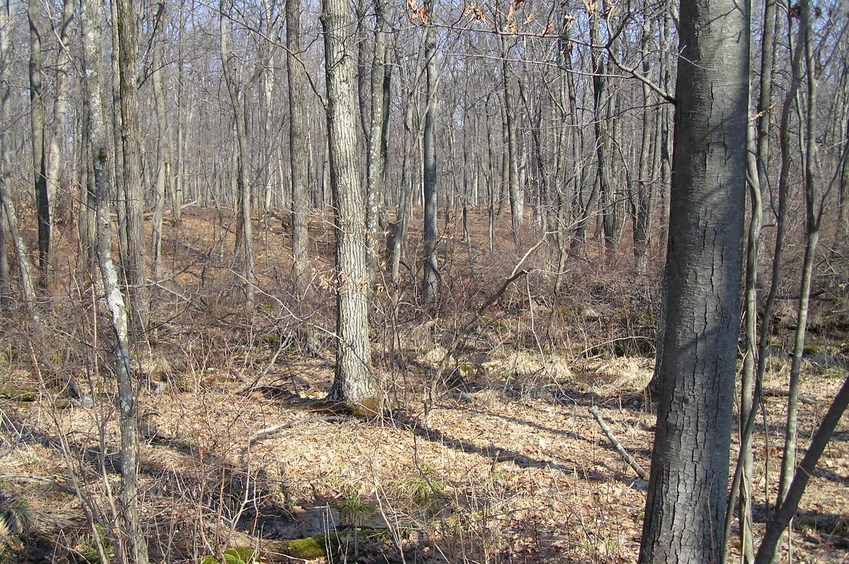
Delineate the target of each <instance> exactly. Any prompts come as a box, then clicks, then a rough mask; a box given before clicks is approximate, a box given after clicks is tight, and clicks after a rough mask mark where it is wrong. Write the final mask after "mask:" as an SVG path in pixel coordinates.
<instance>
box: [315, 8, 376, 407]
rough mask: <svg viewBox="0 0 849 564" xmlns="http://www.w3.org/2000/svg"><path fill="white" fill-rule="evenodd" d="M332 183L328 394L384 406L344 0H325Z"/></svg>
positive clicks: (355, 404) (348, 22)
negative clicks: (374, 355)
mask: <svg viewBox="0 0 849 564" xmlns="http://www.w3.org/2000/svg"><path fill="white" fill-rule="evenodd" d="M321 23H322V27H323V29H324V53H325V73H326V79H327V129H328V137H329V151H330V185H331V188H332V191H333V204H334V208H335V211H336V218H335V228H336V284H337V295H336V306H337V311H336V338H337V345H336V372H335V377H334V380H333V386H332V388H331V389H330V394H329V395H328V398H329V399H332V400H336V401H341V402H345V403H347V404H349V405H351V406H353V407H355V408H356V409H358V410H365V411H371V412H377V411H380V410H381V399H380V397H379V396H378V389H377V383H376V382H375V379H374V376H373V375H372V372H371V350H370V346H369V326H368V296H369V279H368V270H367V268H366V239H365V238H366V221H365V220H366V218H365V197H364V194H363V187H362V184H361V182H360V168H359V160H358V156H357V111H356V105H355V94H356V82H355V78H354V60H353V58H352V51H351V48H350V45H349V44H348V41H349V38H348V37H349V36H348V34H349V29H350V27H351V17H350V14H349V13H348V3H347V2H346V1H345V0H323V2H322V13H321Z"/></svg>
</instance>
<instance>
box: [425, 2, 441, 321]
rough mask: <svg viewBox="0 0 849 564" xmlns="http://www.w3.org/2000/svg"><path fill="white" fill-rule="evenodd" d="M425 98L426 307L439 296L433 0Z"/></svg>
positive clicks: (428, 4)
mask: <svg viewBox="0 0 849 564" xmlns="http://www.w3.org/2000/svg"><path fill="white" fill-rule="evenodd" d="M423 10H424V11H423V12H422V14H423V16H422V19H423V21H422V23H423V24H424V45H423V46H424V65H425V100H426V104H427V106H426V108H425V115H424V130H423V132H422V135H423V137H422V161H423V166H424V243H425V256H424V280H423V296H424V302H425V304H426V305H427V307H431V308H432V307H434V306H435V305H436V300H437V298H438V296H439V264H438V261H437V258H436V243H437V241H438V240H439V232H438V231H437V226H436V208H437V201H436V138H435V137H434V136H435V131H434V128H435V123H434V122H435V120H436V86H437V81H438V78H437V73H438V68H437V65H436V27H435V26H434V22H433V0H426V1H425V3H424V6H423Z"/></svg>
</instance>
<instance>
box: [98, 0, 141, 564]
mask: <svg viewBox="0 0 849 564" xmlns="http://www.w3.org/2000/svg"><path fill="white" fill-rule="evenodd" d="M82 26H83V34H82V35H83V54H84V55H83V75H84V79H85V85H86V96H85V99H84V104H85V109H86V111H87V114H88V116H89V120H88V124H89V131H88V137H89V141H90V147H91V156H92V163H91V166H92V174H93V184H94V187H95V201H96V205H97V212H96V213H97V228H96V231H97V243H96V248H97V259H98V263H99V265H100V273H101V277H102V280H103V289H104V292H105V294H106V303H107V306H108V307H109V311H110V313H111V320H112V329H113V331H114V333H115V339H116V346H115V375H116V379H117V382H118V406H119V411H118V414H119V427H120V432H121V490H120V502H121V505H120V508H119V511H120V515H119V518H120V519H121V530H120V531H119V533H118V535H117V537H116V543H115V544H116V546H115V553H116V556H117V557H118V559H119V561H121V562H125V563H127V564H129V563H133V564H146V563H147V561H148V555H147V541H146V539H145V536H144V534H143V531H142V526H141V521H140V518H139V496H138V487H137V473H138V458H137V455H138V421H137V419H136V418H137V410H136V402H135V392H134V390H133V382H132V374H131V370H130V354H129V330H128V319H127V309H126V307H125V305H124V297H123V295H122V293H121V289H120V286H119V284H118V274H117V272H116V269H115V265H114V262H113V261H112V220H111V213H110V210H109V175H108V174H107V171H106V167H107V141H106V127H105V120H104V115H103V106H102V98H101V83H100V52H99V50H100V47H101V44H100V8H99V2H97V0H86V1H85V3H84V5H83V17H82Z"/></svg>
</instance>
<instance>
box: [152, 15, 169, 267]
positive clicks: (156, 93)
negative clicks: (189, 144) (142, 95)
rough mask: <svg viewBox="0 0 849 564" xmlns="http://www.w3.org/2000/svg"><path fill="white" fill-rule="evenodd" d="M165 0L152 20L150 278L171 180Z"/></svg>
mask: <svg viewBox="0 0 849 564" xmlns="http://www.w3.org/2000/svg"><path fill="white" fill-rule="evenodd" d="M165 10H166V8H165V2H164V1H161V2H160V3H159V4H158V7H157V12H156V16H155V20H156V22H157V29H156V37H154V38H153V42H154V44H153V67H154V68H153V98H154V104H155V106H156V125H157V128H158V134H159V139H158V140H157V145H156V146H157V152H156V153H157V154H156V162H157V172H156V187H155V191H154V198H155V201H154V205H153V241H152V247H153V278H154V280H159V279H160V278H161V277H162V222H163V219H164V213H165V196H166V193H171V192H172V191H173V188H172V184H171V131H170V128H169V127H168V124H169V121H168V113H167V110H166V98H165V86H164V84H163V75H164V74H165V57H164V50H165V46H164V43H165V41H166V40H167V39H166V35H165V29H166V24H165V13H166V12H165Z"/></svg>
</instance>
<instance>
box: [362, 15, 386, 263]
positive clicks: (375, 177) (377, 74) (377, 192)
mask: <svg viewBox="0 0 849 564" xmlns="http://www.w3.org/2000/svg"><path fill="white" fill-rule="evenodd" d="M373 4H374V17H375V26H374V58H373V59H372V65H371V122H370V125H369V136H368V157H367V160H366V178H367V186H366V194H367V197H366V198H367V203H366V215H367V224H368V241H367V243H368V267H369V271H370V272H371V275H372V278H373V277H374V273H375V270H376V267H377V264H378V262H379V260H380V257H379V249H380V246H379V243H380V236H379V233H378V228H379V219H380V203H381V194H382V192H383V174H384V167H385V165H386V163H385V162H384V152H383V130H384V123H385V122H386V118H387V116H386V115H385V114H384V100H383V96H384V90H383V82H384V64H385V58H386V32H385V30H384V27H385V17H386V0H374V1H373Z"/></svg>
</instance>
